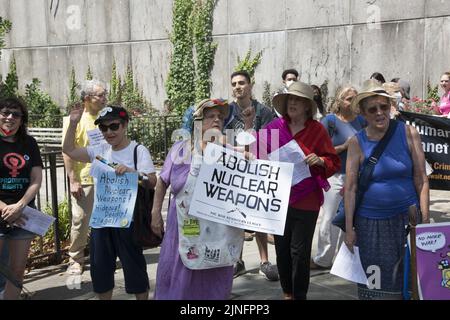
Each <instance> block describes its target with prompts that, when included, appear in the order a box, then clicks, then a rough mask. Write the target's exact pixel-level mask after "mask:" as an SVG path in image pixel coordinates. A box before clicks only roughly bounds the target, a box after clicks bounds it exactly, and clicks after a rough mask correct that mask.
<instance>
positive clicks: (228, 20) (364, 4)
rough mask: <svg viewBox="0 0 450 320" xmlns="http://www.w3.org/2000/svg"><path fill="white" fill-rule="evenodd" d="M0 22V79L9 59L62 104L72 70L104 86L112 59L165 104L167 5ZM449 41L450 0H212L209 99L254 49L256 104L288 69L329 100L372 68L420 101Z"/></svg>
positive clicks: (24, 10) (99, 1) (22, 12)
mask: <svg viewBox="0 0 450 320" xmlns="http://www.w3.org/2000/svg"><path fill="white" fill-rule="evenodd" d="M52 3H53V6H52V8H51V5H52ZM56 3H59V6H58V10H57V11H56V10H55V7H56ZM0 16H2V17H4V18H7V19H9V20H11V21H12V23H13V29H12V32H11V33H10V34H9V35H8V36H7V39H6V40H7V46H8V47H7V48H6V49H5V50H4V51H3V55H2V61H1V62H0V73H1V74H3V75H6V73H7V72H8V65H9V61H10V59H11V57H12V55H13V54H14V56H15V57H16V60H17V68H18V74H19V79H20V85H21V86H22V87H24V85H25V84H26V83H28V82H30V81H31V79H32V78H34V77H38V78H39V79H41V80H42V82H43V86H44V88H45V89H47V90H48V92H49V93H50V94H51V96H52V97H53V98H54V99H55V100H56V101H57V102H58V103H59V104H60V105H64V104H65V101H66V97H67V95H68V79H69V73H70V69H71V67H72V65H73V66H74V67H75V71H76V75H77V80H78V81H80V80H82V79H83V78H84V76H85V74H86V70H87V68H88V65H90V66H91V68H92V71H93V73H94V76H95V77H96V78H100V79H103V80H105V81H109V79H110V74H111V66H112V62H113V60H114V59H115V60H116V63H117V66H118V70H119V72H120V73H121V74H124V71H125V69H126V66H127V65H128V64H131V65H132V67H133V70H134V72H135V76H136V78H137V80H138V82H139V84H140V86H141V87H142V88H143V90H144V94H145V95H146V96H147V97H148V99H149V100H150V101H151V102H152V104H153V105H154V106H156V107H158V108H161V107H162V105H163V101H164V100H165V99H166V94H165V89H164V82H165V81H166V78H167V72H168V70H169V63H170V56H171V44H170V41H169V40H168V35H169V33H170V30H171V20H172V1H171V0H64V1H58V0H53V1H52V0H0ZM449 34H450V1H448V0H410V1H408V2H405V1H402V0H371V1H369V0H245V1H243V0H218V3H217V7H216V10H215V12H214V39H215V41H216V42H217V43H218V49H217V53H216V59H215V66H214V69H213V72H212V80H213V92H212V95H213V96H221V97H230V95H231V91H230V85H229V75H230V73H231V72H232V71H233V68H234V66H235V64H236V59H237V56H238V55H239V56H241V57H242V56H243V55H244V54H245V53H246V52H247V50H248V49H249V47H251V48H252V49H253V52H257V51H259V50H263V58H262V63H261V64H260V66H259V67H258V68H257V71H256V84H255V89H254V93H255V96H256V97H257V98H261V96H262V91H263V82H264V81H268V82H269V83H270V84H271V86H272V89H273V90H275V89H276V88H277V87H278V86H279V85H280V84H281V72H282V71H283V69H285V68H289V67H295V68H297V69H298V70H301V74H302V80H303V81H305V82H309V83H311V84H319V85H320V84H322V83H323V82H324V81H325V80H328V82H329V91H330V92H331V93H333V92H334V89H335V87H336V86H338V85H340V84H348V83H351V84H353V85H356V86H357V87H358V86H359V85H360V84H361V83H362V81H363V80H365V79H366V78H368V77H369V76H370V74H371V73H372V72H374V71H378V72H381V73H382V74H384V75H385V77H386V79H387V80H389V79H391V78H393V77H401V78H404V79H407V80H409V81H410V83H411V91H412V92H411V93H412V95H418V96H423V94H424V92H425V90H424V89H425V86H426V81H427V80H428V79H430V80H431V82H432V83H434V84H437V83H438V80H439V77H440V75H441V73H442V72H443V71H447V70H450V55H449V54H448V52H449V49H450V38H449V36H448V35H449Z"/></svg>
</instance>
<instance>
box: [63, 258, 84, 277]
mask: <svg viewBox="0 0 450 320" xmlns="http://www.w3.org/2000/svg"><path fill="white" fill-rule="evenodd" d="M66 273H67V274H71V275H76V274H82V273H83V266H82V265H81V264H80V263H78V262H76V261H73V262H70V263H69V266H68V267H67V270H66Z"/></svg>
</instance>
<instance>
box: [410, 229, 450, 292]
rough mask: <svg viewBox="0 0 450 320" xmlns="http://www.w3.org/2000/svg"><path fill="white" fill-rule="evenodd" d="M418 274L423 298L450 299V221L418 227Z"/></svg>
mask: <svg viewBox="0 0 450 320" xmlns="http://www.w3.org/2000/svg"><path fill="white" fill-rule="evenodd" d="M416 255H417V275H418V278H419V295H420V298H421V299H423V300H450V223H448V222H446V223H430V224H420V225H418V226H417V227H416Z"/></svg>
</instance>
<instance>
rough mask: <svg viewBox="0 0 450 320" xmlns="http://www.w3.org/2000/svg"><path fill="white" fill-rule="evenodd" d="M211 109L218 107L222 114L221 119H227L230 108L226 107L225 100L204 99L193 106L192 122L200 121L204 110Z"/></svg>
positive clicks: (226, 102)
mask: <svg viewBox="0 0 450 320" xmlns="http://www.w3.org/2000/svg"><path fill="white" fill-rule="evenodd" d="M213 107H219V108H218V109H219V111H220V112H221V113H222V114H223V118H224V119H226V118H228V115H229V113H230V107H229V106H228V101H227V100H225V99H204V100H202V101H200V102H199V103H198V104H197V105H196V106H195V111H194V114H193V118H194V121H195V120H202V119H203V113H204V111H205V109H207V108H213Z"/></svg>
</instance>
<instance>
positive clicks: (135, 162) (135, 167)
mask: <svg viewBox="0 0 450 320" xmlns="http://www.w3.org/2000/svg"><path fill="white" fill-rule="evenodd" d="M138 147H139V144H137V145H136V147H134V152H133V159H134V170H136V171H137V148H138Z"/></svg>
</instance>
